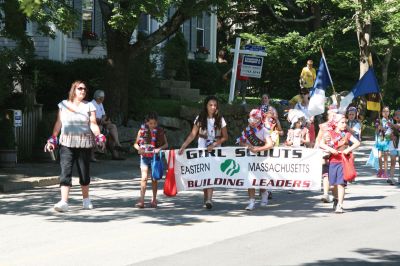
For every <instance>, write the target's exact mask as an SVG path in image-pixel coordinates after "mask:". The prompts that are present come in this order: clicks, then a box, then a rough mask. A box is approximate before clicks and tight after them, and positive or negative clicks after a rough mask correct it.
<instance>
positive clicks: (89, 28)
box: [0, 0, 217, 62]
mask: <svg viewBox="0 0 400 266" xmlns="http://www.w3.org/2000/svg"><path fill="white" fill-rule="evenodd" d="M4 1H5V0H0V2H4ZM71 5H72V6H73V7H74V8H75V9H76V10H77V11H78V13H80V14H81V19H80V21H79V23H78V27H77V28H76V29H75V30H74V31H72V32H70V33H68V34H63V33H62V32H60V31H59V30H57V29H56V28H55V27H54V28H53V30H54V31H55V33H56V34H55V35H56V36H55V38H54V39H52V38H50V37H45V36H43V35H41V34H39V33H38V32H37V26H36V24H34V23H29V22H28V23H27V25H26V32H27V34H28V35H29V36H31V37H32V39H33V43H34V45H35V53H36V56H37V57H38V58H47V59H51V60H56V61H61V62H66V61H72V60H75V59H78V58H102V57H105V56H106V53H107V52H106V49H105V44H104V42H102V40H104V39H105V38H104V37H105V31H104V27H103V21H102V16H101V11H100V7H99V4H98V1H96V0H71ZM0 12H1V10H0ZM170 15H172V10H170V11H169V12H168V14H166V17H169V16H170ZM160 25H161V24H160V23H159V22H157V21H156V20H154V19H151V17H150V16H149V15H142V17H141V19H140V23H139V26H138V29H137V31H142V32H146V33H148V34H150V33H152V32H154V31H155V30H157V29H158V27H159V26H160ZM1 26H2V25H0V27H1ZM181 29H182V32H183V34H184V36H185V39H186V40H187V42H188V50H189V51H188V52H189V58H193V57H194V52H195V51H196V49H197V48H198V47H200V46H203V47H206V48H207V49H209V51H210V54H209V56H208V61H215V59H216V57H217V52H216V39H217V17H216V14H215V13H209V12H203V14H202V15H200V16H198V17H194V18H191V19H189V20H187V21H185V23H184V24H183V25H182V27H181ZM137 31H135V32H134V33H133V39H134V38H135V34H137ZM83 32H95V33H96V35H97V36H98V38H99V40H100V41H99V42H97V43H96V46H93V47H92V46H90V44H89V47H88V46H87V44H86V43H84V42H82V41H81V39H82V33H83ZM82 44H83V45H82ZM0 47H9V48H12V47H15V42H14V41H13V40H10V39H7V38H4V37H1V36H0Z"/></svg>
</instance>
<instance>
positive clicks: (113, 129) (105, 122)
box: [92, 90, 124, 161]
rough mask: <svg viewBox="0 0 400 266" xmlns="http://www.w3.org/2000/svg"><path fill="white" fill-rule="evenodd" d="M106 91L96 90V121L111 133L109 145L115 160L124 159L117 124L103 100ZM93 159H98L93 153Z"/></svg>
mask: <svg viewBox="0 0 400 266" xmlns="http://www.w3.org/2000/svg"><path fill="white" fill-rule="evenodd" d="M104 97H105V94H104V91H102V90H96V91H95V92H94V94H93V100H92V104H93V105H94V107H96V122H97V124H98V125H99V126H100V127H104V128H105V129H106V130H107V131H108V132H109V133H110V138H108V141H107V142H108V145H107V146H108V147H110V150H111V155H112V159H113V160H123V159H124V158H122V157H121V156H120V154H119V152H118V150H121V143H120V142H119V137H118V129H117V126H116V125H115V124H114V123H112V122H111V120H110V118H109V117H107V115H106V112H105V109H104V106H103V102H104ZM92 160H93V161H97V160H96V159H95V158H94V154H92Z"/></svg>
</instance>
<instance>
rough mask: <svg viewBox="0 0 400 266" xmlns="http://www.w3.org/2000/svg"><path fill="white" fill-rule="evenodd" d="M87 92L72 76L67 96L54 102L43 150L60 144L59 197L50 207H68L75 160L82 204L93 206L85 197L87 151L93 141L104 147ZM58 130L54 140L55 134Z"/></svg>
mask: <svg viewBox="0 0 400 266" xmlns="http://www.w3.org/2000/svg"><path fill="white" fill-rule="evenodd" d="M87 92H88V89H87V86H86V84H85V82H83V81H81V80H76V81H74V82H73V83H72V86H71V89H70V91H69V96H68V100H63V101H62V102H60V103H59V104H58V108H59V110H58V115H57V120H56V122H55V124H54V128H53V134H52V136H51V137H50V138H49V139H48V141H47V144H46V146H45V151H53V150H54V148H55V147H56V146H57V145H58V144H59V145H60V166H61V175H60V190H61V200H60V201H59V202H58V203H57V204H55V205H54V209H55V210H56V211H59V212H65V211H68V196H69V192H70V189H71V186H72V167H73V165H74V163H75V162H76V165H77V167H78V173H79V184H80V185H81V189H82V197H83V208H84V209H93V204H92V202H91V200H90V198H89V184H90V175H89V165H90V155H91V150H92V147H93V146H94V145H95V142H96V143H97V144H98V145H100V146H101V147H102V148H104V143H105V140H106V139H105V136H104V135H103V134H101V133H100V129H99V127H98V125H97V123H96V115H95V111H96V109H95V107H94V106H93V104H92V103H90V102H86V101H84V99H85V97H86V95H87ZM60 131H61V134H60V138H59V141H58V140H57V136H58V135H59V133H60ZM93 134H94V135H93Z"/></svg>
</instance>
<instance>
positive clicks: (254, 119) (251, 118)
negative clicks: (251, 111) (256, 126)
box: [247, 117, 259, 123]
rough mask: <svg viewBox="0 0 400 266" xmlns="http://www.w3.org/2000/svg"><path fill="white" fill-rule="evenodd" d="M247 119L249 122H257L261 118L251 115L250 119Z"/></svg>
mask: <svg viewBox="0 0 400 266" xmlns="http://www.w3.org/2000/svg"><path fill="white" fill-rule="evenodd" d="M247 121H248V122H249V123H257V122H258V121H259V120H258V119H257V118H253V117H250V118H249V119H247Z"/></svg>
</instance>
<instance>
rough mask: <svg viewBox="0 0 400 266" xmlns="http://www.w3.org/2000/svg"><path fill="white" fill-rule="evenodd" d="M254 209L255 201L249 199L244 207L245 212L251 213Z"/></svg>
mask: <svg viewBox="0 0 400 266" xmlns="http://www.w3.org/2000/svg"><path fill="white" fill-rule="evenodd" d="M255 208H256V200H255V199H250V201H249V205H247V207H246V211H252V210H254V209H255Z"/></svg>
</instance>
